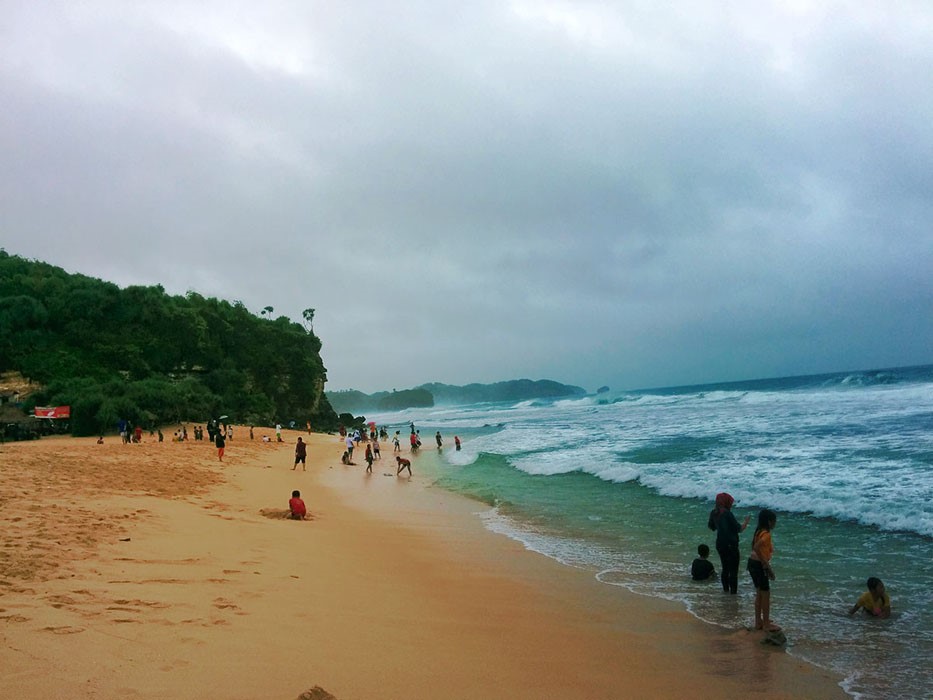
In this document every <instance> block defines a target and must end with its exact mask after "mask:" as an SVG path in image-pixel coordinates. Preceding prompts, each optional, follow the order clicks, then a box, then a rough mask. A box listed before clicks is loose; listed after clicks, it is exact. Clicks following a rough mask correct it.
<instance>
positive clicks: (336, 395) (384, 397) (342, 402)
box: [325, 379, 587, 413]
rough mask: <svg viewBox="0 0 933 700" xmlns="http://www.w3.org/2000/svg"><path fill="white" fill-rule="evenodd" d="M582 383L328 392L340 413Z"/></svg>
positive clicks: (564, 392) (565, 392) (523, 397)
mask: <svg viewBox="0 0 933 700" xmlns="http://www.w3.org/2000/svg"><path fill="white" fill-rule="evenodd" d="M586 393H587V392H586V390H585V389H583V388H582V387H579V386H573V385H570V384H561V383H560V382H555V381H552V380H550V379H538V380H531V379H512V380H509V381H503V382H495V383H493V384H467V385H464V386H455V385H452V384H441V383H439V382H432V383H429V384H421V385H420V386H417V387H414V388H413V389H404V390H401V391H396V390H393V391H378V392H376V393H374V394H366V393H363V392H362V391H357V390H356V389H347V390H345V391H327V392H325V395H326V397H327V399H328V401H329V402H330V404H331V406H333V407H334V410H335V411H336V412H337V413H360V412H364V411H374V410H375V411H400V410H404V409H406V408H425V407H431V406H463V405H468V404H474V403H493V402H499V401H528V400H532V399H554V398H565V397H572V396H585V395H586Z"/></svg>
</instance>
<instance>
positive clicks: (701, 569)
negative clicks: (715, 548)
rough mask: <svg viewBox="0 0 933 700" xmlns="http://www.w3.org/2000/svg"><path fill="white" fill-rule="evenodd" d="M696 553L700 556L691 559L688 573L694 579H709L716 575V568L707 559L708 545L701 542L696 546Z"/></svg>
mask: <svg viewBox="0 0 933 700" xmlns="http://www.w3.org/2000/svg"><path fill="white" fill-rule="evenodd" d="M697 554H699V555H700V556H699V557H697V558H696V559H694V560H693V565H692V566H691V567H690V575H691V576H693V580H694V581H709V580H710V579H711V578H714V577H715V576H716V568H715V567H714V566H713V562H711V561H710V560H709V547H708V546H706V545H705V544H701V545H700V546H699V547H697Z"/></svg>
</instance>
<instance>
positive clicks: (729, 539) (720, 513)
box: [707, 493, 751, 595]
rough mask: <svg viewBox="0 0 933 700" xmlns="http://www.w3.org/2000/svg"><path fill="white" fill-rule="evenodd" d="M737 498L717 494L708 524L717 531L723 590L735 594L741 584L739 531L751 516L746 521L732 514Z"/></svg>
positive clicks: (717, 548)
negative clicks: (740, 522) (739, 519)
mask: <svg viewBox="0 0 933 700" xmlns="http://www.w3.org/2000/svg"><path fill="white" fill-rule="evenodd" d="M733 503H735V499H734V498H733V497H732V496H730V495H729V494H728V493H717V494H716V507H715V508H713V510H712V512H711V513H710V514H709V521H708V522H707V526H708V527H709V529H710V530H714V531H715V532H716V551H717V552H718V553H719V561H720V563H721V565H722V574H721V579H722V590H723V592H724V593H731V594H732V595H735V594H736V593H737V592H738V586H739V560H740V558H741V555H740V554H739V533H741V532H744V531H745V528H746V527H748V521H749V520H750V519H751V516H745V521H744V522H743V523H742V524H741V525H739V521H738V520H736V519H735V516H734V515H733V514H732V504H733Z"/></svg>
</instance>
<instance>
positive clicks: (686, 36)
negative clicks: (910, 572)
mask: <svg viewBox="0 0 933 700" xmlns="http://www.w3.org/2000/svg"><path fill="white" fill-rule="evenodd" d="M0 16H2V18H3V20H2V22H0V247H3V248H4V249H5V250H6V251H7V252H8V253H11V254H18V255H23V256H25V257H28V258H34V259H39V260H44V261H47V262H50V263H52V264H55V265H58V266H61V267H63V268H65V269H66V270H68V271H69V272H80V273H83V274H86V275H90V276H93V277H99V278H102V279H105V280H108V281H112V282H115V283H117V284H119V285H120V286H126V285H130V284H145V285H152V284H162V285H163V286H164V287H165V288H166V290H167V291H168V292H170V293H173V294H184V293H185V292H187V291H188V290H194V291H197V292H199V293H201V294H203V295H206V296H217V297H220V298H224V299H228V300H230V301H233V300H241V301H243V303H245V304H246V305H247V307H249V308H250V309H251V310H253V311H255V312H258V311H259V310H260V309H261V308H262V307H264V306H272V307H274V309H275V315H280V314H282V315H287V316H289V317H290V318H292V319H293V320H296V321H300V319H301V311H302V310H303V309H305V308H307V307H313V308H315V309H316V310H317V311H316V316H315V324H314V327H315V331H316V332H317V334H318V335H319V336H320V337H321V340H322V342H323V344H324V347H323V351H322V355H323V358H324V362H325V365H326V366H327V368H328V375H329V381H328V389H344V388H351V387H352V388H358V389H361V390H364V391H375V390H380V389H392V388H405V387H410V386H414V385H417V384H421V383H423V382H428V381H441V382H446V383H451V384H465V383H468V382H474V381H478V382H493V381H500V380H505V379H512V378H520V377H527V378H531V379H540V378H549V379H556V380H558V381H563V382H566V383H571V384H578V385H581V386H583V387H585V388H587V389H589V390H590V391H592V390H595V389H596V388H597V387H598V386H600V385H602V384H608V385H610V386H611V387H612V388H614V389H625V388H643V387H652V386H666V385H675V384H688V383H701V382H707V381H720V380H731V379H750V378H757V377H769V376H783V375H789V374H807V373H816V372H824V371H835V370H849V369H867V368H876V367H891V366H898V365H909V364H922V363H928V362H933V87H931V85H933V83H931V80H933V5H931V4H930V3H928V2H856V3H852V2H846V3H833V2H807V1H805V0H796V1H791V2H753V3H749V2H744V1H742V2H725V1H723V2H709V3H702V2H701V3H693V2H679V3H662V2H654V1H652V2H643V1H631V2H616V3H608V2H606V3H601V2H549V1H547V0H541V1H534V0H528V1H525V0H520V1H517V2H493V1H489V2H487V1H485V0H473V1H471V2H466V3H464V2H447V1H446V0H425V1H424V2H402V3H398V2H391V3H390V2H385V1H382V2H311V1H309V0H295V1H294V2H276V1H266V2H261V3H260V2H255V0H250V1H249V2H240V1H239V0H218V1H217V2H197V3H184V2H170V1H166V0H158V1H156V2H140V1H134V2H127V1H126V0H112V1H109V2H108V1H97V0H89V1H83V2H74V1H73V0H66V1H64V2H38V1H37V2H26V1H25V0H23V1H19V2H17V1H11V0H0ZM270 350H272V349H270Z"/></svg>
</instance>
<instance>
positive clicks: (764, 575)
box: [748, 508, 781, 632]
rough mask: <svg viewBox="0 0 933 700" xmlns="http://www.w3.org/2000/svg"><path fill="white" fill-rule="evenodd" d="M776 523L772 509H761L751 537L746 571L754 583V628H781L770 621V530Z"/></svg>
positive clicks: (767, 630) (771, 577) (771, 548)
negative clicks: (756, 525) (750, 550)
mask: <svg viewBox="0 0 933 700" xmlns="http://www.w3.org/2000/svg"><path fill="white" fill-rule="evenodd" d="M776 524H777V515H775V513H774V511H773V510H768V509H767V508H764V509H762V511H761V512H760V513H759V514H758V527H757V528H756V529H755V535H754V536H753V537H752V553H751V555H749V557H748V573H749V574H751V577H752V583H754V584H755V629H756V630H764V631H766V632H777V631H778V630H780V629H781V628H780V627H778V626H777V625H775V624H774V623H773V622H771V581H773V580H774V570H773V569H772V568H771V555H772V554H774V544H773V543H772V542H771V531H772V530H773V529H774V526H775V525H776Z"/></svg>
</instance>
